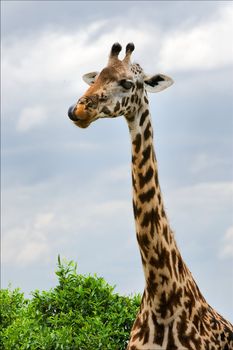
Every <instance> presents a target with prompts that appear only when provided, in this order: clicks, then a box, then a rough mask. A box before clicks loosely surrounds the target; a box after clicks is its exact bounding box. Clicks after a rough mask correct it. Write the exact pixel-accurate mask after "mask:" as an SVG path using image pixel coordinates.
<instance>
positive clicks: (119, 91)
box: [68, 43, 173, 128]
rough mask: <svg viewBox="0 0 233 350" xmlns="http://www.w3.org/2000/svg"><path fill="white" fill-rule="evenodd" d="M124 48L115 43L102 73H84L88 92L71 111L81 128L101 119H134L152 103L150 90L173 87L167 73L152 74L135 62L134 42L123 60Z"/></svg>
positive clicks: (71, 116) (129, 46)
mask: <svg viewBox="0 0 233 350" xmlns="http://www.w3.org/2000/svg"><path fill="white" fill-rule="evenodd" d="M121 49H122V47H121V45H120V44H119V43H115V44H113V46H112V48H111V51H110V56H109V60H108V65H107V66H106V67H105V68H104V69H103V70H102V71H101V72H100V73H98V72H91V73H87V74H85V75H84V76H83V80H84V81H85V82H86V83H87V84H88V85H90V87H89V88H88V89H87V91H86V92H85V93H84V95H83V96H82V97H81V98H80V99H79V100H78V102H77V103H75V104H74V105H73V106H71V107H70V108H69V110H68V116H69V118H70V119H71V120H72V121H73V122H74V123H75V124H76V125H77V126H79V127H81V128H86V127H88V126H89V125H90V124H91V123H92V122H93V121H95V120H97V119H99V118H107V117H109V118H115V117H117V116H120V115H124V116H125V117H126V118H132V117H133V116H134V115H135V114H136V112H137V110H138V109H139V108H141V104H142V103H144V104H145V103H148V101H147V99H146V98H143V97H144V96H145V94H146V90H147V91H149V92H159V91H161V90H164V89H166V88H167V87H169V86H170V85H171V84H172V83H173V80H172V79H171V78H169V77H167V76H165V75H163V74H156V75H152V76H148V75H146V74H145V73H144V72H143V69H142V68H141V67H140V65H139V64H132V63H131V60H130V58H131V54H132V52H133V50H134V44H133V43H129V44H128V45H127V46H126V52H125V57H124V59H123V60H120V59H119V58H118V55H119V53H120V51H121Z"/></svg>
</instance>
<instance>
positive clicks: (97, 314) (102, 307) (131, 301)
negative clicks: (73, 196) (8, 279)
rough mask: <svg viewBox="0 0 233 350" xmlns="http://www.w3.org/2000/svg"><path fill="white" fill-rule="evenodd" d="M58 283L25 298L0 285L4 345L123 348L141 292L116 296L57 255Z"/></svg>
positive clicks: (8, 348)
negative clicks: (29, 298) (0, 287)
mask: <svg viewBox="0 0 233 350" xmlns="http://www.w3.org/2000/svg"><path fill="white" fill-rule="evenodd" d="M56 274H57V276H58V282H59V283H58V285H57V286H56V287H55V288H54V289H51V290H50V291H42V292H39V291H35V292H34V293H32V296H33V297H32V299H31V300H28V299H25V298H24V296H23V293H21V292H20V291H19V290H18V289H15V290H13V291H11V290H10V289H4V290H1V293H0V296H1V319H0V320H1V328H0V331H1V339H0V344H1V345H0V348H1V349H4V350H17V349H20V350H26V349H30V350H41V349H45V350H76V349H77V350H97V349H101V350H107V349H109V350H125V348H126V346H127V341H128V339H129V333H130V329H131V327H132V324H133V321H134V319H135V317H136V313H137V311H138V308H139V305H140V296H139V295H136V296H133V297H127V296H120V295H118V294H116V293H114V287H112V286H110V285H109V284H107V283H106V282H105V280H104V279H103V278H100V277H97V276H96V275H94V276H83V275H79V274H77V266H76V264H75V263H74V262H73V261H71V262H68V263H64V262H63V263H61V261H60V258H58V269H57V271H56Z"/></svg>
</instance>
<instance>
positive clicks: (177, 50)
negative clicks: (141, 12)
mask: <svg viewBox="0 0 233 350" xmlns="http://www.w3.org/2000/svg"><path fill="white" fill-rule="evenodd" d="M232 18H233V7H232V5H231V4H230V5H228V6H225V7H223V8H221V9H220V10H219V12H218V13H216V14H215V16H213V18H206V22H205V23H200V24H197V25H196V26H195V27H192V28H189V27H188V26H187V27H186V28H185V27H184V28H182V29H178V30H177V31H175V32H173V33H172V32H170V33H169V34H168V35H167V37H165V38H164V40H163V44H162V47H161V51H160V53H159V61H160V62H161V67H163V69H165V70H182V71H183V70H190V69H191V70H193V69H194V70H195V69H200V70H205V69H215V68H219V67H223V66H226V65H232V62H233V45H232V44H231V35H232V31H233V25H232V23H233V22H232Z"/></svg>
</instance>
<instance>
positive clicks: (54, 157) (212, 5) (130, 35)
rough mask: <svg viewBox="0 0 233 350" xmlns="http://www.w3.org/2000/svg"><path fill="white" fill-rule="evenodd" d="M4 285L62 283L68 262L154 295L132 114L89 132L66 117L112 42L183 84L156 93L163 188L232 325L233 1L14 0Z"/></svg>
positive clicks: (7, 69)
mask: <svg viewBox="0 0 233 350" xmlns="http://www.w3.org/2000/svg"><path fill="white" fill-rule="evenodd" d="M1 7H2V28H1V29H2V263H3V267H2V286H3V287H6V286H7V285H8V283H11V284H12V286H13V287H20V288H21V289H22V291H24V292H25V293H26V295H29V293H30V291H32V290H34V289H36V288H38V289H49V288H50V287H52V286H54V285H55V284H56V277H55V274H54V270H55V268H56V263H57V256H58V254H60V255H61V256H62V257H63V258H66V259H68V260H71V259H73V260H75V261H77V263H78V269H79V272H80V273H94V272H96V273H97V274H98V275H99V276H103V277H104V278H105V279H106V280H107V281H108V282H109V283H111V284H114V285H116V291H118V292H120V293H124V294H130V293H134V292H142V291H143V286H144V280H143V273H142V268H141V261H140V256H139V252H138V247H137V242H136V239H135V232H134V221H133V215H132V207H131V177H130V139H129V133H128V128H127V125H126V123H125V121H124V119H123V118H118V119H114V120H107V119H104V120H99V121H98V122H96V123H95V124H92V125H91V126H90V128H88V129H86V130H81V129H79V128H77V127H75V126H74V125H73V124H72V123H71V122H70V121H69V119H68V117H67V109H68V107H69V106H70V105H71V104H73V103H74V102H75V101H76V100H77V98H78V97H80V96H81V94H82V93H83V92H84V91H85V89H86V85H85V83H84V82H83V81H82V80H81V77H82V75H83V74H84V73H87V72H89V71H95V70H99V69H102V68H103V67H104V66H105V65H106V62H107V56H108V54H109V50H110V47H111V45H112V44H113V43H114V42H116V41H119V42H120V43H121V44H122V45H125V44H127V43H128V42H130V41H133V42H134V43H135V47H136V49H135V52H134V60H135V61H137V62H139V63H140V64H141V65H142V66H143V67H144V69H145V71H146V72H148V73H158V72H160V73H164V74H168V75H170V76H171V77H172V78H173V79H174V80H175V84H174V85H173V86H172V87H171V88H170V89H168V90H166V91H165V92H161V93H160V94H157V95H152V94H151V95H150V106H151V112H152V115H153V124H154V133H155V148H156V153H157V158H158V162H159V174H160V183H161V187H162V191H163V195H164V199H165V204H166V208H167V213H168V216H169V218H170V222H171V226H172V228H173V229H174V231H175V234H176V239H177V242H178V245H179V247H180V250H181V253H182V256H183V258H184V259H185V261H186V263H187V264H188V266H189V268H190V270H191V271H192V273H193V275H194V277H195V279H196V281H197V283H198V284H199V287H200V289H201V290H202V292H203V294H204V296H205V297H206V298H207V300H208V302H209V303H210V304H211V305H212V306H213V307H215V308H216V309H217V310H218V311H219V312H220V313H222V314H223V315H224V316H225V317H227V318H228V319H231V321H233V316H232V312H231V311H232V307H233V300H232V293H233V286H232V278H233V275H232V263H233V260H232V258H233V222H232V212H233V202H232V198H233V183H232V175H233V161H232V156H233V141H232V140H233V138H232V136H233V124H232V112H233V106H232V91H233V87H232V74H233V67H232V65H233V50H232V41H231V39H232V33H233V27H232V23H233V21H232V19H233V4H232V3H231V2H230V1H229V2H228V1H206V2H205V1H155V2H153V1H148V2H146V1H141V2H140V1H137V2H136V1H129V2H127V1H126V2H123V1H115V2H114V1H111V2H110V1H109V2H107V1H93V2H91V1H88V2H81V1H2V2H1Z"/></svg>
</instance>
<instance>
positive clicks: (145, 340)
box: [68, 43, 233, 350]
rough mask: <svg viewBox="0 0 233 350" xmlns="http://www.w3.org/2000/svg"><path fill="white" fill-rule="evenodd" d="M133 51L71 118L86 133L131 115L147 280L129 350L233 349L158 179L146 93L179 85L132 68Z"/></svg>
mask: <svg viewBox="0 0 233 350" xmlns="http://www.w3.org/2000/svg"><path fill="white" fill-rule="evenodd" d="M133 50H134V44H132V43H129V44H128V45H127V46H126V52H125V57H124V59H123V60H120V59H119V58H118V56H119V53H120V51H121V45H120V44H118V43H115V44H114V45H113V46H112V49H111V51H110V56H109V60H108V64H107V66H106V67H105V68H104V69H103V70H102V71H101V72H100V73H98V72H91V73H88V74H85V75H84V76H83V79H84V81H85V82H87V83H88V84H89V85H90V86H89V88H88V90H87V91H86V92H85V93H84V95H83V96H82V97H81V98H80V99H79V100H78V102H77V103H76V104H75V105H73V106H71V107H70V108H69V111H68V116H69V118H70V119H71V120H72V121H73V122H74V123H75V124H76V125H77V126H79V127H81V128H86V127H88V126H89V125H90V124H91V123H92V122H94V121H96V120H97V119H99V118H106V117H108V118H115V117H118V116H124V117H125V119H126V121H127V124H128V126H129V131H130V136H131V143H132V185H133V212H134V219H135V227H136V236H137V241H138V245H139V250H140V254H141V259H142V266H143V270H144V275H145V289H144V293H143V297H142V301H141V306H140V310H139V312H138V315H137V317H136V320H135V322H134V325H133V327H132V330H131V335H130V339H129V343H128V346H127V350H233V326H232V325H231V323H230V322H229V321H227V320H225V319H224V318H223V317H222V316H221V315H219V314H218V313H217V312H216V311H215V310H214V309H213V308H212V307H211V306H209V304H208V303H207V302H206V300H205V299H204V297H203V296H202V294H201V292H200V290H199V288H198V286H197V285H196V283H195V281H194V279H193V277H192V274H191V272H190V271H189V269H188V268H187V266H186V264H185V262H184V261H183V259H182V257H181V254H180V252H179V249H178V247H177V245H176V241H175V238H174V235H173V232H172V230H171V227H170V224H169V221H168V218H167V215H166V212H165V207H164V203H163V198H162V194H161V189H160V185H159V179H158V165H157V160H156V156H155V152H154V146H153V130H152V124H151V115H150V110H149V102H148V97H147V91H149V92H159V91H162V90H164V89H166V88H168V87H169V86H170V85H172V84H173V80H172V79H171V78H170V77H168V76H166V75H164V74H155V75H152V76H148V75H147V74H145V73H144V71H143V69H142V68H141V66H140V65H139V64H137V63H132V62H131V59H130V58H131V54H132V52H133Z"/></svg>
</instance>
